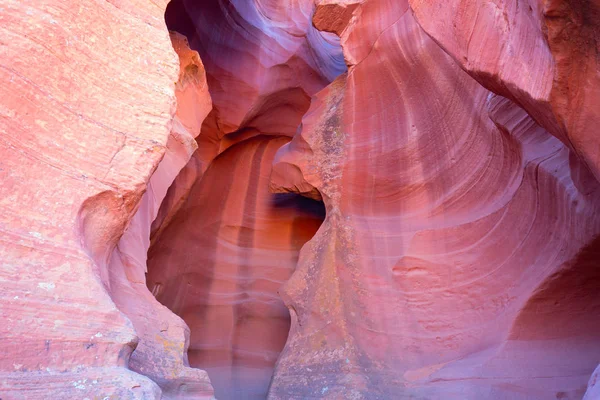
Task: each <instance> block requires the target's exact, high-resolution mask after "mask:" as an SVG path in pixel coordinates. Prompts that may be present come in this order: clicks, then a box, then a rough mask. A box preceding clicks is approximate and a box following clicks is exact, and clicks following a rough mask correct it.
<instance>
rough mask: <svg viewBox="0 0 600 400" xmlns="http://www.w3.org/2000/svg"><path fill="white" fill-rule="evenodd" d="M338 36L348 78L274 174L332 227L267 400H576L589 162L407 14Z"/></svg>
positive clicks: (592, 344)
mask: <svg viewBox="0 0 600 400" xmlns="http://www.w3.org/2000/svg"><path fill="white" fill-rule="evenodd" d="M376 18H378V19H376ZM343 32H344V33H343V35H342V45H343V47H344V54H345V55H346V58H347V60H348V61H349V64H350V65H351V67H350V69H349V72H348V75H347V77H344V78H340V79H338V80H337V81H336V82H334V83H333V84H332V85H330V86H329V87H327V88H326V89H325V90H323V91H321V92H320V93H319V94H317V95H316V97H315V98H314V99H313V103H312V105H311V109H310V110H309V112H308V114H307V115H306V117H305V118H304V120H303V129H302V132H301V133H299V134H298V135H296V136H295V137H294V139H293V140H292V142H291V143H290V144H288V145H286V146H284V147H283V148H282V149H281V150H280V152H279V153H278V155H277V157H276V164H275V167H274V175H275V177H276V178H277V182H278V184H279V186H280V190H288V191H293V190H294V188H298V187H301V185H304V187H305V188H306V189H305V190H304V191H307V189H308V188H310V187H313V188H316V190H318V191H319V192H320V193H321V195H322V197H323V199H324V201H325V205H326V208H327V218H326V220H325V222H324V224H323V226H322V227H321V229H320V230H319V232H318V233H317V235H316V236H315V238H314V239H313V240H311V241H310V242H309V243H308V244H307V245H306V246H305V247H304V248H303V249H302V252H301V256H300V262H299V264H298V267H297V270H296V272H295V273H294V275H293V276H292V278H291V279H290V280H289V281H288V283H287V284H286V285H285V290H284V299H285V301H286V304H288V307H290V309H291V310H292V311H293V313H292V327H291V331H290V337H289V339H288V342H287V345H286V348H285V349H284V352H283V353H282V356H281V358H280V360H279V362H278V364H277V367H276V370H275V376H274V381H273V384H272V387H271V392H270V398H273V399H275V398H277V399H288V398H303V397H311V398H313V397H314V398H340V397H345V398H427V399H430V398H457V399H458V398H469V399H475V398H477V399H500V398H506V399H550V398H572V399H576V398H581V397H582V396H583V393H584V392H585V387H586V384H587V380H588V378H589V375H590V374H591V372H592V371H593V369H594V367H595V364H596V363H597V359H598V357H599V356H600V345H599V341H598V340H597V338H598V335H599V334H600V331H599V325H598V324H597V323H596V320H597V316H598V312H599V311H600V309H599V308H598V304H599V301H600V299H599V296H598V294H597V293H598V292H597V288H598V283H599V282H598V279H597V272H596V271H595V268H594V267H593V266H594V265H597V261H598V251H599V250H600V248H599V247H598V240H597V239H596V238H597V235H598V233H599V232H600V220H599V219H598V207H599V206H600V204H599V203H598V201H599V198H598V196H599V195H600V192H599V191H598V184H597V183H596V182H595V180H593V179H592V180H588V181H587V186H586V187H585V188H583V189H580V188H578V186H577V185H576V183H577V182H575V180H576V178H577V177H578V175H577V174H578V172H579V171H581V170H582V168H583V167H581V166H580V165H579V163H580V161H579V160H578V159H577V157H576V156H574V155H572V154H571V153H570V152H569V149H568V148H567V147H566V146H565V145H564V144H562V143H561V142H560V141H559V140H557V139H555V138H554V137H553V136H551V135H550V134H549V133H548V132H547V131H545V130H544V129H543V128H541V127H540V126H539V125H537V124H536V123H535V122H534V121H533V120H532V118H531V117H530V116H529V115H527V114H526V113H525V112H524V111H523V110H522V109H521V108H519V107H518V106H517V105H515V104H514V103H512V102H511V101H510V100H507V99H505V98H502V97H500V96H498V95H496V94H493V93H491V92H489V91H488V90H486V89H485V88H484V87H482V86H481V85H480V84H479V83H478V82H477V81H475V80H474V79H473V78H471V77H470V76H469V75H467V74H466V73H465V72H463V70H462V69H461V68H460V66H459V65H458V64H457V63H456V62H455V61H454V60H453V59H452V58H450V57H449V56H448V55H447V54H446V53H445V52H444V51H443V49H441V48H440V47H439V46H438V44H436V43H435V42H434V41H433V40H432V39H431V38H430V37H429V36H428V35H427V34H426V33H425V32H424V31H423V30H422V29H421V27H420V26H419V24H418V23H417V22H416V20H415V18H414V17H413V13H412V12H411V10H410V9H409V7H408V3H407V2H394V3H393V4H392V3H391V2H385V1H377V0H372V1H366V2H364V3H363V4H362V5H361V6H360V7H359V8H358V9H357V11H356V12H355V13H354V17H353V19H352V21H351V22H350V26H349V27H347V28H346V29H345V30H344V31H343ZM290 166H295V167H296V168H298V169H299V170H300V172H301V174H296V175H293V176H292V175H290V174H286V173H285V171H286V170H288V169H289V168H290ZM583 170H584V168H583ZM286 175H288V176H290V178H291V179H290V180H288V181H285V180H284V179H283V178H282V177H284V176H286ZM301 191H302V190H301ZM567 360H568V361H567Z"/></svg>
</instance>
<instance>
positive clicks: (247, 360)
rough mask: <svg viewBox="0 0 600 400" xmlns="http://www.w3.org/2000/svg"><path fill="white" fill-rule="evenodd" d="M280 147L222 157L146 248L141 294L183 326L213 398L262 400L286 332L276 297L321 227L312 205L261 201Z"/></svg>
mask: <svg viewBox="0 0 600 400" xmlns="http://www.w3.org/2000/svg"><path fill="white" fill-rule="evenodd" d="M288 141H289V138H286V137H273V136H264V135H261V136H257V137H254V138H251V139H248V140H245V141H243V142H240V143H238V144H236V145H234V146H232V147H231V148H229V149H227V150H226V151H225V152H224V153H222V154H221V155H220V156H219V157H217V159H216V160H215V161H214V162H213V163H212V164H211V165H210V167H209V168H208V170H207V171H206V173H205V174H204V176H203V178H202V179H201V180H200V181H198V182H196V183H195V184H194V186H193V187H192V190H191V192H190V195H189V196H188V198H187V201H186V202H185V204H184V205H183V207H181V208H180V210H179V212H178V213H177V214H176V216H175V217H174V219H173V220H172V222H171V223H170V224H169V225H168V227H167V228H166V229H165V230H164V231H163V232H162V233H161V234H160V236H159V237H158V239H157V240H156V242H155V244H154V245H153V246H152V247H151V249H150V253H149V260H148V271H149V273H148V285H149V287H150V288H151V289H152V292H153V293H154V294H155V295H156V296H157V299H158V300H159V301H160V302H161V303H163V304H164V305H166V306H167V307H169V308H170V309H171V310H173V311H174V312H175V313H176V314H177V315H179V316H181V318H183V319H184V320H185V321H186V323H187V324H188V325H189V327H190V329H191V332H192V333H191V341H190V348H189V359H190V363H191V365H192V366H198V367H201V368H203V369H206V370H207V371H208V373H209V375H210V377H211V381H212V382H213V384H214V386H215V392H216V396H217V398H219V399H239V398H244V399H251V398H252V399H254V398H256V399H260V398H265V396H266V393H267V389H268V386H269V382H270V379H271V376H272V373H273V366H274V364H275V361H276V360H277V356H278V355H279V352H280V351H281V349H282V348H283V345H284V343H285V341H286V339H287V334H288V330H289V324H290V317H289V313H288V311H287V309H286V308H285V306H284V305H283V303H282V301H281V299H280V298H279V296H278V294H277V291H278V289H279V287H280V286H281V285H282V283H283V282H285V281H286V280H287V279H288V278H289V277H290V275H291V274H292V272H293V270H294V268H295V266H296V263H297V260H298V252H299V250H300V247H301V246H302V245H303V244H304V243H305V242H306V241H308V240H309V239H310V238H311V237H312V236H313V235H314V233H315V232H316V230H317V229H318V227H319V225H320V223H321V221H322V218H323V216H322V215H321V214H320V211H319V207H318V203H316V202H313V201H311V200H306V199H302V198H300V197H295V196H293V195H285V194H283V195H274V194H272V193H270V192H269V176H270V172H271V164H272V160H273V157H274V155H275V152H276V151H277V149H278V148H279V147H281V146H282V145H283V144H285V143H286V142H288ZM312 203H315V204H312Z"/></svg>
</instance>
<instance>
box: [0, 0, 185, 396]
mask: <svg viewBox="0 0 600 400" xmlns="http://www.w3.org/2000/svg"><path fill="white" fill-rule="evenodd" d="M0 8H1V11H0V32H1V34H2V37H3V39H2V43H1V44H0V60H1V61H0V81H1V82H2V84H1V87H2V90H1V91H2V96H1V98H0V115H1V117H0V154H2V157H1V161H0V164H1V165H0V182H1V184H0V199H1V200H0V204H1V205H0V207H1V210H2V212H1V213H0V226H1V228H0V229H1V230H2V234H1V235H0V236H1V242H2V244H0V260H1V261H0V264H1V267H0V299H1V300H0V303H1V305H0V315H1V319H2V323H1V324H0V349H1V351H0V352H1V354H2V356H1V357H0V397H2V398H4V399H42V398H44V399H47V398H53V399H74V398H86V397H87V398H93V397H96V396H100V397H101V398H104V397H114V398H120V399H129V398H131V399H133V398H135V399H142V398H144V399H158V398H160V396H161V390H160V388H159V386H158V385H157V384H156V383H154V382H153V381H151V380H150V379H148V378H146V377H144V376H142V375H140V374H137V373H135V372H132V371H131V370H129V369H128V368H127V365H128V362H129V358H130V355H131V352H132V351H133V349H134V348H135V346H136V344H137V342H138V336H137V333H136V331H135V330H134V325H133V324H132V322H131V321H130V319H129V318H128V317H127V316H126V314H125V313H123V311H122V310H120V309H119V308H118V307H117V306H116V305H115V304H114V302H113V301H112V300H111V297H110V292H109V290H110V289H109V286H110V284H109V270H108V260H109V257H110V255H111V253H112V251H113V249H114V247H115V246H116V244H117V242H118V241H119V238H120V236H121V235H122V234H123V232H124V230H125V227H126V226H127V224H128V222H129V221H130V220H131V218H132V217H133V215H134V213H135V211H136V210H137V208H138V206H139V204H140V200H141V198H142V195H143V193H144V190H145V187H146V183H147V182H148V180H149V178H150V176H151V174H152V172H153V171H154V170H155V169H156V167H157V166H158V164H159V162H160V161H161V159H162V157H163V155H164V153H165V148H166V145H167V141H168V137H169V132H170V130H171V120H172V116H173V113H174V111H175V93H174V82H175V81H177V74H178V72H177V71H178V63H177V56H176V54H175V53H174V52H173V48H172V45H171V41H170V40H169V35H168V32H167V30H166V27H165V24H164V20H163V14H164V10H165V8H166V1H158V2H153V3H150V2H139V1H136V2H132V1H119V2H115V1H107V2H85V1H84V2H78V3H76V4H75V3H68V2H64V1H56V0H43V1H39V2H27V3H23V2H17V1H11V0H8V1H4V2H2V4H1V5H0Z"/></svg>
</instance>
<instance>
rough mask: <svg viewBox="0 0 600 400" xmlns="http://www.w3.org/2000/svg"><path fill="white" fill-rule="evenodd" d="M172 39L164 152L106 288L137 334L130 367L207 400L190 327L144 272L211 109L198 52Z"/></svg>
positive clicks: (170, 394) (166, 391) (170, 390)
mask: <svg viewBox="0 0 600 400" xmlns="http://www.w3.org/2000/svg"><path fill="white" fill-rule="evenodd" d="M171 41H172V43H173V48H174V49H175V51H176V52H177V54H178V55H179V61H180V72H179V78H178V80H177V83H176V86H175V95H176V98H177V111H176V113H175V116H174V118H173V124H172V128H171V134H170V136H169V139H168V141H167V146H166V152H165V155H164V157H163V159H162V160H161V162H160V164H159V165H158V167H157V168H156V170H155V171H154V173H153V174H152V177H151V178H150V180H149V182H148V186H147V189H146V192H145V193H144V196H143V197H142V199H141V203H140V206H139V208H138V210H137V212H136V214H135V215H134V217H133V218H132V220H131V221H130V222H129V225H128V227H127V229H126V230H125V232H124V234H123V236H122V237H121V239H120V240H119V243H118V244H117V247H116V249H115V250H114V252H113V254H112V256H111V258H110V262H109V266H108V273H109V291H110V293H111V295H112V299H113V300H114V302H115V303H116V305H117V306H118V307H119V309H120V310H121V311H123V312H124V313H125V314H126V315H127V316H128V317H129V319H130V320H131V322H132V323H133V326H134V328H135V330H136V333H137V335H138V336H139V343H138V346H137V347H136V349H135V351H134V352H133V354H132V355H131V359H130V362H129V366H130V368H131V369H132V370H134V371H137V372H139V373H141V374H143V375H146V376H148V377H150V378H151V379H152V380H153V381H154V382H156V383H158V384H159V385H160V386H161V388H162V391H163V397H165V398H194V399H201V398H207V399H208V398H212V397H213V389H212V386H211V384H210V381H209V378H208V375H207V374H206V372H205V371H202V370H199V369H194V368H189V363H188V355H187V348H188V345H189V334H190V333H189V328H188V327H187V325H186V324H185V322H184V321H183V320H181V319H180V318H178V317H177V316H176V315H174V314H173V313H172V312H171V311H170V310H169V309H168V308H166V307H165V306H164V305H162V304H160V303H159V302H158V301H157V300H156V298H155V297H154V296H153V295H152V294H151V293H150V291H149V290H148V287H147V285H146V276H145V275H146V272H147V267H146V261H147V260H146V259H147V253H148V249H149V247H150V233H151V227H152V223H153V221H154V222H155V223H159V222H160V221H156V220H155V219H156V217H157V215H158V211H159V207H160V206H161V203H162V202H163V200H164V198H165V197H166V195H167V190H168V189H169V186H170V185H171V184H172V183H173V181H174V180H175V178H176V177H177V176H178V175H179V173H180V171H181V169H182V168H183V167H184V166H185V165H186V164H187V163H188V161H189V160H190V158H191V156H192V154H193V153H194V152H195V150H196V148H197V144H196V141H195V140H194V139H195V137H196V136H197V135H199V134H200V129H201V126H202V123H203V121H204V119H205V118H206V116H207V115H208V113H209V112H210V110H211V108H212V105H211V99H210V94H209V93H208V86H207V84H206V76H205V73H204V66H203V64H202V61H200V58H199V56H198V53H197V52H195V51H192V50H190V48H189V45H188V43H187V40H186V38H185V37H184V36H182V35H180V34H178V33H171ZM167 204H168V203H167ZM163 208H164V207H163Z"/></svg>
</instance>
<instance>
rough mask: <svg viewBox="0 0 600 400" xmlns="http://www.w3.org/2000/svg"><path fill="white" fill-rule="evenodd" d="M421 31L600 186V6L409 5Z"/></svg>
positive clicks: (558, 0)
mask: <svg viewBox="0 0 600 400" xmlns="http://www.w3.org/2000/svg"><path fill="white" fill-rule="evenodd" d="M409 2H410V5H411V7H412V9H413V10H414V12H415V15H416V17H417V19H418V21H419V23H420V24H421V26H422V27H423V28H424V29H425V30H426V31H427V33H428V34H429V35H431V37H432V38H433V39H434V40H435V41H436V42H438V43H439V44H440V45H441V46H442V47H443V48H444V50H445V51H447V52H448V53H449V54H450V55H452V57H454V59H455V60H457V62H458V63H460V64H461V66H462V67H463V68H464V69H465V70H466V71H467V72H468V73H469V74H471V75H472V76H473V77H474V78H475V79H477V80H478V81H479V82H480V83H481V84H483V85H484V86H485V87H487V88H488V89H490V90H492V91H494V92H496V93H498V94H501V95H502V96H504V97H507V98H510V99H512V100H513V101H515V102H516V103H517V104H519V105H521V106H522V107H523V108H524V109H525V110H526V111H527V112H528V113H529V114H530V115H531V116H532V117H533V118H534V119H535V120H536V121H537V122H538V123H539V124H540V125H542V126H543V127H544V128H546V129H547V130H548V131H549V132H550V133H552V134H553V135H555V136H556V137H558V138H559V139H561V140H562V141H563V142H564V143H565V144H567V146H570V147H571V148H572V149H574V150H575V151H576V153H577V154H579V155H580V156H581V157H582V159H583V160H584V163H585V164H587V166H588V167H589V168H590V169H591V170H592V172H593V173H594V175H595V177H596V179H600V136H598V135H597V134H596V131H597V127H598V125H599V124H600V114H599V113H598V108H599V107H600V56H599V54H600V44H599V43H600V2H598V1H597V0H585V1H579V0H578V1H568V0H525V1H504V0H502V1H490V0H450V1H447V0H410V1H409Z"/></svg>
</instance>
